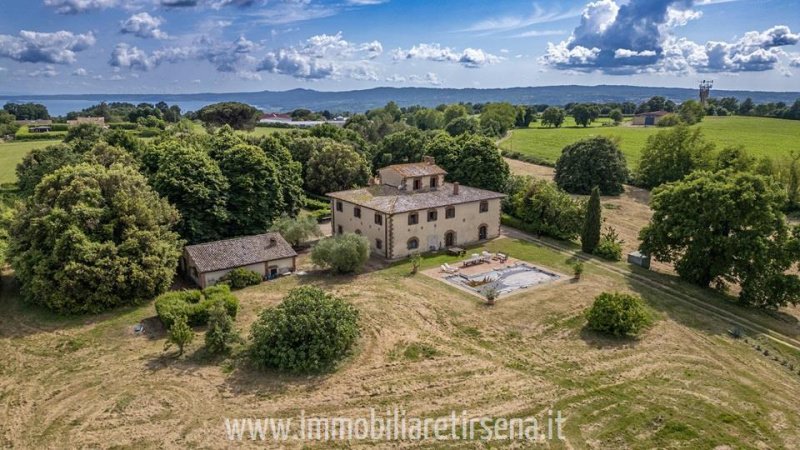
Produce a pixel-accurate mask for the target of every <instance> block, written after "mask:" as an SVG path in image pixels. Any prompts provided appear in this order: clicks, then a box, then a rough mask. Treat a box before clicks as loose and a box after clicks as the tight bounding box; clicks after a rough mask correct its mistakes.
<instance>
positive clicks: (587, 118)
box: [572, 105, 593, 128]
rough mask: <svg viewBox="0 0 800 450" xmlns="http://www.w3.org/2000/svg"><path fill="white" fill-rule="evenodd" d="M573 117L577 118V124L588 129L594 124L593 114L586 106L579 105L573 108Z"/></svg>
mask: <svg viewBox="0 0 800 450" xmlns="http://www.w3.org/2000/svg"><path fill="white" fill-rule="evenodd" d="M572 117H574V118H575V123H576V124H578V125H580V126H582V127H584V128H586V127H588V126H589V124H590V123H592V120H593V119H592V112H591V111H590V110H589V107H588V106H586V105H577V106H575V107H573V108H572Z"/></svg>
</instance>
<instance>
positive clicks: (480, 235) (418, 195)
mask: <svg viewBox="0 0 800 450" xmlns="http://www.w3.org/2000/svg"><path fill="white" fill-rule="evenodd" d="M378 172H379V177H378V179H377V180H375V181H373V182H372V183H371V184H370V186H367V187H365V188H361V189H353V190H349V191H340V192H331V193H329V194H328V197H329V198H330V199H331V226H332V231H333V233H334V234H343V233H356V234H360V235H363V236H365V237H367V238H368V239H369V241H370V246H371V250H372V253H373V254H376V255H380V256H382V257H384V258H386V259H399V258H403V257H406V256H409V255H411V254H413V253H416V252H426V251H434V250H439V249H444V248H450V247H454V246H461V245H467V244H471V243H476V242H480V241H485V240H487V239H492V238H495V237H497V236H499V235H500V201H501V200H502V199H503V197H505V195H504V194H501V193H499V192H492V191H488V190H485V189H478V188H474V187H469V186H460V185H459V183H452V184H451V183H445V182H444V177H445V175H447V172H445V170H444V169H442V168H441V167H439V166H437V165H436V164H435V161H434V160H433V158H430V157H426V158H425V160H424V161H423V162H420V163H411V164H396V165H392V166H388V167H384V168H383V169H380V170H379V171H378Z"/></svg>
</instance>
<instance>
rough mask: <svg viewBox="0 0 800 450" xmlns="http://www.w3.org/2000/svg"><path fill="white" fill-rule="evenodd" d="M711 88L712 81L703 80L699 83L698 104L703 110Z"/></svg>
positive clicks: (712, 85)
mask: <svg viewBox="0 0 800 450" xmlns="http://www.w3.org/2000/svg"><path fill="white" fill-rule="evenodd" d="M712 87H714V81H712V80H703V81H702V82H701V83H700V104H701V105H702V106H703V108H705V107H706V103H708V95H709V93H711V88H712Z"/></svg>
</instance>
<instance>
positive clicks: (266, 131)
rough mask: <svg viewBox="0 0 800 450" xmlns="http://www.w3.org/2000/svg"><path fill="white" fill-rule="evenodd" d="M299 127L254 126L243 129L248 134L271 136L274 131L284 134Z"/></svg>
mask: <svg viewBox="0 0 800 450" xmlns="http://www.w3.org/2000/svg"><path fill="white" fill-rule="evenodd" d="M298 129H299V128H278V127H255V129H253V131H243V133H245V134H246V135H248V136H259V137H260V136H272V135H273V134H275V133H278V134H284V133H288V132H290V131H292V130H298Z"/></svg>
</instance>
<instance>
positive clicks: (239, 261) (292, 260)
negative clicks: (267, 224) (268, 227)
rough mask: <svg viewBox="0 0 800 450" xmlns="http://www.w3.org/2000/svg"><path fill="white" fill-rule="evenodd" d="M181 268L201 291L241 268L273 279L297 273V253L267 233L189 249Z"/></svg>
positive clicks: (274, 234)
mask: <svg viewBox="0 0 800 450" xmlns="http://www.w3.org/2000/svg"><path fill="white" fill-rule="evenodd" d="M181 268H182V270H183V271H184V273H185V274H186V276H188V277H189V279H191V280H192V281H194V282H195V283H197V285H198V286H200V287H201V288H206V287H208V286H212V285H214V284H216V283H217V282H218V281H219V279H220V278H222V277H224V276H225V275H226V274H227V273H228V272H230V271H231V270H233V269H238V268H243V269H247V270H252V271H253V272H256V273H257V274H259V275H261V276H262V277H263V278H264V279H272V278H275V277H278V276H280V275H285V274H287V273H291V272H294V271H295V270H296V269H297V252H295V251H294V249H292V246H291V245H289V243H288V242H286V239H284V238H283V236H281V235H280V234H279V233H265V234H258V235H255V236H245V237H239V238H233V239H225V240H222V241H214V242H206V243H204V244H196V245H189V246H186V247H185V248H184V250H183V258H182V259H181Z"/></svg>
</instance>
